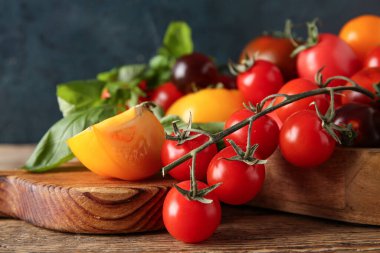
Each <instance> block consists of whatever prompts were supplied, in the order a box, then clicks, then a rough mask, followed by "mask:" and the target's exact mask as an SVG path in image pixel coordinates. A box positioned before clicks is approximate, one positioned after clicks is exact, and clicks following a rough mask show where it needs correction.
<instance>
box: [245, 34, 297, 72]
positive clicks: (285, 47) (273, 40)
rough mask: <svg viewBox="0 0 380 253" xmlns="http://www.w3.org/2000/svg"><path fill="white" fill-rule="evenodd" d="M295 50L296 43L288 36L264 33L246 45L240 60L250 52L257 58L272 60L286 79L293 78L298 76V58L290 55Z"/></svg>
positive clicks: (250, 54)
mask: <svg viewBox="0 0 380 253" xmlns="http://www.w3.org/2000/svg"><path fill="white" fill-rule="evenodd" d="M293 50H294V45H293V44H292V43H291V42H290V40H289V39H288V38H285V37H276V36H271V35H263V36H259V37H257V38H255V39H253V40H252V41H250V42H249V43H248V44H247V45H246V46H245V47H244V49H243V52H242V53H241V55H240V60H243V59H244V58H245V55H246V54H248V55H249V56H251V57H255V58H256V59H257V60H266V61H269V62H272V63H274V64H275V65H276V66H277V67H279V69H280V70H281V73H282V75H283V76H284V79H285V80H291V79H293V78H295V77H296V76H297V69H296V58H295V57H294V58H293V57H290V54H291V53H292V52H293Z"/></svg>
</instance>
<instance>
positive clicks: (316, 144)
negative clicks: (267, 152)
mask: <svg viewBox="0 0 380 253" xmlns="http://www.w3.org/2000/svg"><path fill="white" fill-rule="evenodd" d="M279 144H280V150H281V153H282V155H283V156H284V158H285V159H286V160H287V161H288V162H290V163H291V164H293V165H295V166H297V167H300V168H305V169H309V168H314V167H317V166H319V165H321V164H322V163H324V162H325V161H327V160H328V159H329V158H330V156H331V155H332V153H333V152H334V149H335V145H336V142H335V140H334V139H333V138H332V137H331V136H330V135H329V134H328V133H327V131H326V130H325V129H323V127H322V121H321V119H320V118H319V117H318V116H317V114H316V112H315V111H309V110H304V111H300V112H297V113H295V114H293V115H292V116H290V117H289V118H288V119H287V120H286V121H285V122H284V125H283V126H282V128H281V131H280V141H279Z"/></svg>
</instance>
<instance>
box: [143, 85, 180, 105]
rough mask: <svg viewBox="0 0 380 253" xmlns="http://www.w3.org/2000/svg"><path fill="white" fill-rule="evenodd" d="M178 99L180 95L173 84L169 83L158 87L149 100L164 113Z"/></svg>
mask: <svg viewBox="0 0 380 253" xmlns="http://www.w3.org/2000/svg"><path fill="white" fill-rule="evenodd" d="M180 97H182V93H181V92H180V91H178V89H177V87H176V86H175V85H174V84H173V83H170V82H169V83H164V84H162V85H160V86H158V87H157V88H156V89H155V90H154V91H153V93H152V94H151V95H150V100H151V101H153V102H154V103H156V104H157V105H159V106H161V107H162V109H164V111H166V110H167V109H169V107H170V106H171V105H172V104H173V103H174V102H175V101H176V100H177V99H179V98H180Z"/></svg>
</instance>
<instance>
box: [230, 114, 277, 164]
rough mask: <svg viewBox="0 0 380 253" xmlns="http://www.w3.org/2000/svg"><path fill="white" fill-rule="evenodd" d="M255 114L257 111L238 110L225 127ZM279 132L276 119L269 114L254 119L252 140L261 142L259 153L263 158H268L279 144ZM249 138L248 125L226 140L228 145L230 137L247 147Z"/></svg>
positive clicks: (255, 142)
mask: <svg viewBox="0 0 380 253" xmlns="http://www.w3.org/2000/svg"><path fill="white" fill-rule="evenodd" d="M253 115H255V113H254V112H252V111H250V110H247V109H242V110H239V111H236V112H235V113H234V114H232V115H231V117H230V118H229V119H228V120H227V121H226V124H225V126H224V128H225V129H226V128H230V127H231V126H233V125H236V124H237V123H239V122H241V121H243V120H245V119H246V118H249V117H251V116H253ZM279 132H280V130H279V128H278V125H277V123H276V121H275V120H273V119H272V118H271V117H269V116H267V115H264V116H262V117H260V118H258V119H257V120H255V121H253V123H252V128H251V140H250V142H251V144H252V145H253V144H259V148H258V149H257V153H258V154H259V156H260V157H261V158H263V159H266V158H268V157H269V156H270V155H271V154H272V153H273V152H274V151H275V150H276V148H277V146H278V135H279ZM247 138H248V126H245V127H243V128H240V129H239V130H237V131H235V132H233V133H232V134H230V135H228V136H226V137H225V138H224V140H225V143H226V144H227V145H229V143H228V142H227V141H226V140H227V139H230V140H233V141H234V142H235V143H236V144H237V145H239V146H242V147H245V146H246V145H247Z"/></svg>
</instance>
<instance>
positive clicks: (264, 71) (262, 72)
mask: <svg viewBox="0 0 380 253" xmlns="http://www.w3.org/2000/svg"><path fill="white" fill-rule="evenodd" d="M236 81H237V86H238V89H239V90H240V91H241V92H242V93H243V96H244V98H245V99H246V100H247V101H249V102H251V103H252V104H257V103H260V101H261V100H263V99H264V98H265V97H267V96H269V95H272V94H274V93H276V92H277V91H278V90H279V89H280V88H281V86H282V85H283V84H284V81H283V78H282V74H281V71H280V69H279V68H278V67H277V66H276V65H274V64H273V63H271V62H268V61H264V60H257V61H255V62H254V64H253V65H252V66H251V67H250V68H249V69H248V70H246V71H245V72H242V73H240V74H238V76H237V80H236Z"/></svg>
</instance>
